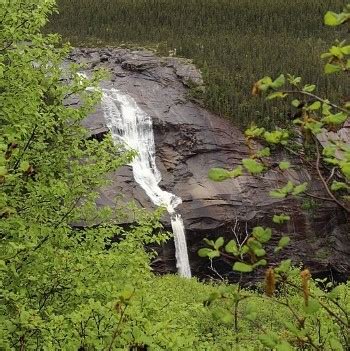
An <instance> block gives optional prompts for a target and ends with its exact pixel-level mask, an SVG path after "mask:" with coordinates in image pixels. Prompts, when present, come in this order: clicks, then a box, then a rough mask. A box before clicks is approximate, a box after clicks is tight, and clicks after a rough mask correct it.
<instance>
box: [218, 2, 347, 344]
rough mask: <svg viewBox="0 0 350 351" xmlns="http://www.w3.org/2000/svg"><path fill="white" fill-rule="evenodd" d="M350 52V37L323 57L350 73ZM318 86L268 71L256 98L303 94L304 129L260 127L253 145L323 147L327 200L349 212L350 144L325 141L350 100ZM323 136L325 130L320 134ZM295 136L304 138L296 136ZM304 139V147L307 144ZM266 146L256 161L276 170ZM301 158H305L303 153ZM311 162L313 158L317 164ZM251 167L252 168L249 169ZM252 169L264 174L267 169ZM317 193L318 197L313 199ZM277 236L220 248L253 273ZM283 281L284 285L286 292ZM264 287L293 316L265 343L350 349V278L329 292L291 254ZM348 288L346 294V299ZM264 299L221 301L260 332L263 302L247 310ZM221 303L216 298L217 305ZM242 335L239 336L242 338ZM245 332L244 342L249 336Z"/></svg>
mask: <svg viewBox="0 0 350 351" xmlns="http://www.w3.org/2000/svg"><path fill="white" fill-rule="evenodd" d="M349 10H350V5H348V6H347V7H346V8H345V9H344V11H343V12H342V13H341V14H336V13H334V12H328V13H327V14H326V16H325V23H326V24H328V25H332V26H334V25H339V24H342V23H345V22H347V21H349V19H350V16H349ZM349 53H350V49H349V46H348V45H346V44H345V41H344V42H342V43H338V44H337V45H335V46H332V47H331V48H330V50H329V52H328V53H326V54H324V55H322V57H323V58H328V59H329V60H330V61H329V62H328V63H326V66H325V73H335V72H339V71H346V70H347V69H348V67H349V68H350V64H349V66H347V65H348V62H347V61H346V63H344V60H347V58H346V55H348V54H349ZM349 62H350V61H349ZM315 90H316V85H314V84H305V85H302V84H301V78H300V77H295V76H292V75H287V79H285V76H283V75H280V76H279V77H278V78H276V79H275V80H274V79H272V78H271V77H269V76H265V77H264V78H262V79H261V80H259V81H258V82H256V83H255V84H254V86H253V95H260V94H266V95H267V100H273V99H276V98H279V99H287V98H289V97H292V98H293V97H295V96H297V97H298V98H297V99H295V98H294V99H293V100H292V101H291V105H292V106H293V107H294V108H296V109H297V110H298V113H297V114H298V117H296V118H295V119H294V120H293V123H294V125H295V126H296V128H298V129H294V131H293V133H291V134H290V133H289V132H288V131H284V130H278V129H276V130H275V131H272V132H269V131H267V130H266V129H265V128H259V127H257V126H256V125H252V126H251V127H250V128H249V129H248V130H247V131H246V132H245V136H246V142H247V145H248V147H249V150H250V151H251V153H253V152H254V151H255V150H254V148H256V145H255V144H254V143H253V142H252V141H253V140H254V139H257V140H258V141H260V142H263V143H267V144H268V145H269V144H270V145H272V146H273V147H274V148H275V147H277V146H279V147H280V148H281V149H284V150H285V151H292V152H293V154H298V153H297V152H300V151H305V150H307V147H310V145H311V148H310V149H311V150H313V151H315V152H314V153H313V154H311V152H309V162H308V163H307V166H308V167H310V165H311V164H315V174H318V177H319V178H320V180H321V183H322V184H323V185H324V188H325V192H326V194H328V196H329V197H328V198H327V200H329V201H333V202H334V203H336V204H337V205H338V206H339V207H340V208H342V209H343V210H344V211H345V212H347V213H349V212H350V208H349V195H348V194H349V188H350V185H349V180H350V163H349V161H350V148H349V146H348V145H345V144H344V142H343V141H341V140H333V141H332V140H327V138H326V141H325V135H326V136H327V133H328V132H333V133H334V131H336V130H337V129H336V128H339V127H341V126H342V125H343V124H344V123H345V122H346V121H348V120H349V114H350V110H349V107H350V103H349V102H345V103H344V104H343V106H340V105H337V104H335V103H331V102H330V101H329V100H328V99H325V98H322V97H320V96H318V95H316V94H314V92H315ZM299 116H300V118H299ZM321 133H322V134H323V135H322V136H321V138H320V139H319V135H320V134H321ZM295 137H296V139H297V140H296V141H294V138H295ZM300 137H301V138H302V145H300ZM322 137H323V139H322ZM293 143H295V148H294V149H292V148H291V147H292V146H293ZM320 149H321V150H322V151H320ZM262 150H264V149H262ZM262 150H261V149H260V150H257V151H255V152H254V154H253V155H251V159H249V161H250V165H249V166H251V167H253V166H256V164H260V163H258V162H257V161H255V160H254V158H259V162H263V163H264V165H267V167H268V165H269V163H268V160H266V159H263V157H264V156H262V155H263V152H261V151H262ZM295 150H297V152H295ZM309 151H310V150H309ZM268 156H269V155H268ZM268 156H265V157H268ZM300 156H301V159H303V157H304V155H303V154H302V153H301V154H300ZM310 160H312V161H313V162H312V163H311V162H310ZM251 161H254V163H253V162H251ZM245 163H247V159H244V160H242V164H243V165H244V166H245ZM325 163H328V164H330V165H332V167H333V168H332V170H329V168H326V167H322V166H323V165H324V164H325ZM290 166H291V164H290V162H289V161H282V162H280V163H279V169H280V170H282V171H283V170H286V169H288V168H290ZM245 168H246V169H247V170H248V171H249V168H248V167H246V166H245ZM250 173H252V174H254V173H256V174H259V173H260V172H250ZM335 174H336V175H335ZM331 180H332V182H331V183H330V181H331ZM329 184H330V185H329ZM307 189H308V183H307V182H305V183H301V184H294V183H293V182H292V181H290V180H289V181H288V182H287V184H285V185H284V186H283V187H281V188H278V189H275V190H272V191H270V196H272V197H274V198H277V199H281V200H282V199H284V198H286V197H288V196H309V194H307V193H306V190H307ZM313 197H314V196H313V194H311V198H313ZM316 197H317V196H316ZM289 220H290V217H289V216H288V215H285V214H280V215H274V217H273V222H274V223H276V224H282V223H284V222H286V221H289ZM272 233H273V232H272V229H270V228H263V227H255V228H253V230H252V232H251V234H249V235H248V234H247V236H246V238H245V239H244V240H243V242H237V241H236V240H238V236H237V234H236V233H235V237H236V240H230V241H229V242H228V243H227V244H226V246H225V252H220V250H218V252H219V253H220V254H221V255H222V256H223V258H224V259H225V260H229V259H231V260H232V261H233V262H234V264H233V271H235V272H239V273H240V274H243V273H251V272H253V271H254V270H255V269H256V268H258V267H260V266H266V265H267V264H268V260H267V255H266V250H265V249H264V247H263V244H266V243H268V242H269V241H270V240H271V238H272ZM289 242H290V238H289V237H288V236H284V235H282V237H280V239H279V241H278V244H277V246H276V247H275V248H274V253H275V254H276V253H278V252H280V251H281V250H282V249H283V248H285V247H286V246H287V245H288V244H289ZM263 257H264V258H263ZM277 284H279V285H278V292H277ZM331 287H333V284H332V282H327V284H326V289H330V288H331ZM264 288H265V292H266V295H267V296H268V297H269V300H268V306H269V307H270V308H271V307H272V308H271V309H274V306H276V307H277V306H278V307H277V310H278V309H279V308H281V309H283V310H284V311H285V314H284V316H283V318H282V320H281V329H280V330H275V329H274V328H273V327H271V325H270V324H269V326H268V327H266V325H264V324H261V325H260V328H261V330H263V331H264V332H263V333H261V334H260V335H259V336H258V340H259V341H260V343H261V345H263V347H265V348H268V349H271V350H272V349H273V350H296V349H297V350H348V349H349V348H350V337H349V330H350V323H349V321H350V309H349V307H348V306H349V303H348V302H347V299H348V298H349V296H350V295H349V291H350V289H349V283H348V284H347V286H341V285H339V286H338V287H335V288H334V289H332V290H331V292H330V293H327V292H326V291H322V290H321V289H319V288H317V287H316V286H315V284H314V282H313V281H312V279H311V273H310V272H309V270H308V269H305V270H303V271H301V272H300V271H297V270H295V269H293V268H292V261H291V260H290V259H287V260H283V261H282V262H280V264H279V265H278V266H277V267H276V266H272V265H271V266H270V267H269V268H268V269H267V270H266V271H265V284H264ZM340 291H342V292H343V293H345V294H344V295H343V300H341V301H340V295H339V292H340ZM258 296H259V297H260V298H261V296H260V295H258V294H256V293H255V294H254V293H250V292H247V291H242V289H241V288H240V287H238V288H237V289H235V291H234V292H232V293H231V296H229V297H228V296H226V295H221V296H220V295H218V296H216V297H215V299H217V300H219V301H220V300H222V299H226V300H227V299H228V300H229V303H228V307H227V311H226V312H225V311H223V310H222V307H220V313H221V314H222V315H223V316H228V315H229V312H230V311H232V312H231V313H232V315H233V316H234V319H233V321H232V323H233V327H234V329H235V331H236V333H239V325H240V324H243V323H247V321H249V322H252V321H253V322H254V323H256V324H255V330H259V326H258V325H257V324H258V323H259V322H260V323H261V320H260V319H259V312H260V306H259V308H257V307H256V306H254V304H253V303H250V305H249V308H247V313H246V314H245V315H244V316H243V317H242V315H241V313H242V309H243V308H244V307H243V306H244V303H245V301H246V300H253V301H254V299H255V298H257V297H258ZM297 299H299V301H297ZM265 302H266V301H265ZM213 305H214V304H213V303H211V306H213ZM214 313H216V312H214ZM239 317H241V318H239ZM225 319H226V322H229V318H228V317H226V318H225ZM273 320H274V322H275V321H276V315H274V316H273ZM257 321H259V322H257ZM274 322H273V323H274ZM281 331H282V333H281ZM239 337H240V336H237V339H238V338H239ZM241 337H242V339H243V336H241ZM240 340H241V339H240ZM255 349H259V348H255Z"/></svg>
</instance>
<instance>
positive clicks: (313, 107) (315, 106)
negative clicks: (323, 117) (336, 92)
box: [308, 101, 321, 111]
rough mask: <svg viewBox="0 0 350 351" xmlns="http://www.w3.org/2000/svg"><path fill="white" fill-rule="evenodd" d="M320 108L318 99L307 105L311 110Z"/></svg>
mask: <svg viewBox="0 0 350 351" xmlns="http://www.w3.org/2000/svg"><path fill="white" fill-rule="evenodd" d="M320 108H321V103H320V102H319V101H315V102H314V103H312V104H311V105H310V106H308V109H309V110H311V111H315V110H318V109H320Z"/></svg>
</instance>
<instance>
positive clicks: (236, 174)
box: [230, 166, 243, 178]
mask: <svg viewBox="0 0 350 351" xmlns="http://www.w3.org/2000/svg"><path fill="white" fill-rule="evenodd" d="M242 174H243V167H242V166H237V167H236V168H235V169H233V170H232V171H230V176H231V178H236V177H239V176H241V175H242Z"/></svg>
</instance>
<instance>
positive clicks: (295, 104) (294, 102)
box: [292, 99, 301, 107]
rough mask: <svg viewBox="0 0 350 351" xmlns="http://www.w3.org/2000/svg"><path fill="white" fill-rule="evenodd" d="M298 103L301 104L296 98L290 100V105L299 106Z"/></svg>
mask: <svg viewBox="0 0 350 351" xmlns="http://www.w3.org/2000/svg"><path fill="white" fill-rule="evenodd" d="M300 104H301V102H300V100H298V99H295V100H293V101H292V106H294V107H299V106H300Z"/></svg>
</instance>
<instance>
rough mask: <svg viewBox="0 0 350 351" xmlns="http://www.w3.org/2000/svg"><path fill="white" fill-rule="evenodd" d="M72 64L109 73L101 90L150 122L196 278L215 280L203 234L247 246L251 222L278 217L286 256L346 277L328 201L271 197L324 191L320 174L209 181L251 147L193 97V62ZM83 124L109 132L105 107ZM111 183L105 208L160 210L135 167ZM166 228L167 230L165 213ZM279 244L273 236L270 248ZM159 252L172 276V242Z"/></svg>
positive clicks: (343, 238)
mask: <svg viewBox="0 0 350 351" xmlns="http://www.w3.org/2000/svg"><path fill="white" fill-rule="evenodd" d="M71 60H74V61H78V62H85V63H86V64H87V67H88V68H87V71H89V70H92V69H94V68H96V67H106V68H107V69H109V70H110V72H111V80H110V81H108V82H104V83H103V85H104V86H105V87H115V88H117V89H119V90H121V91H123V92H125V93H127V94H129V95H131V96H132V97H133V98H134V99H135V100H136V102H137V103H138V105H139V106H140V107H141V108H142V109H143V110H144V111H145V112H147V113H148V114H149V115H150V116H151V117H152V120H153V126H154V134H155V142H156V148H157V165H158V168H159V169H160V171H161V173H162V175H163V180H162V182H161V187H162V188H163V189H165V190H167V191H170V192H172V193H174V194H176V195H178V196H180V197H181V198H182V200H183V203H182V204H181V205H180V206H179V208H178V209H179V211H180V212H181V214H182V216H183V218H184V223H185V226H186V230H187V239H188V245H189V253H190V260H191V265H192V270H193V272H194V274H197V275H200V276H202V277H203V276H207V275H212V276H215V273H213V271H212V270H211V269H210V268H208V266H209V264H208V261H206V260H204V259H200V258H199V257H198V256H197V250H198V249H199V248H200V247H202V246H203V242H202V239H203V238H204V237H213V238H215V237H218V236H220V235H224V236H225V237H226V238H227V239H230V238H235V237H238V238H240V240H243V239H244V237H245V235H246V232H247V231H249V229H250V228H252V227H253V226H255V225H266V226H272V223H271V218H272V215H273V214H275V213H281V212H285V213H288V214H289V215H290V216H291V221H290V223H288V225H286V226H285V227H284V228H282V229H283V232H284V233H287V234H289V235H290V237H291V238H292V243H291V245H290V246H289V247H288V248H287V249H286V250H285V251H284V252H283V254H282V255H284V256H288V257H292V258H293V260H294V262H295V263H296V264H299V263H300V262H304V264H305V265H307V266H308V267H310V268H311V269H312V270H313V271H314V272H315V273H319V274H323V273H327V272H331V271H332V272H333V273H334V274H338V273H339V274H345V275H346V274H349V272H350V243H349V234H348V229H349V226H348V225H347V218H345V216H344V214H343V213H342V212H341V211H340V210H339V209H338V208H337V207H336V206H335V205H334V204H333V203H332V202H322V205H320V203H318V202H317V200H316V201H315V202H314V201H304V200H295V199H294V200H293V199H292V200H290V199H287V200H278V199H272V198H271V197H270V196H269V195H268V192H269V190H271V189H273V188H276V187H278V186H279V185H282V184H284V183H285V182H286V180H288V179H290V180H292V181H293V182H295V183H299V182H304V181H311V184H312V186H311V189H309V192H312V193H313V194H322V186H321V184H320V182H319V181H318V180H317V176H316V175H315V174H310V173H309V172H308V171H307V170H305V169H301V168H299V167H295V168H294V169H291V170H290V171H288V172H285V173H282V172H281V171H278V170H277V169H275V170H271V171H269V172H267V173H265V174H264V175H262V176H261V177H252V176H249V175H244V176H241V177H238V178H236V179H233V180H228V181H225V182H222V183H216V182H212V181H210V180H209V179H208V177H207V174H208V170H209V169H210V168H211V167H225V168H233V167H235V166H237V165H238V164H239V163H240V160H241V159H242V158H244V157H247V156H248V149H247V147H246V145H245V142H244V138H243V135H242V133H241V131H240V130H239V129H238V128H236V127H234V126H233V125H232V124H231V122H229V121H228V120H226V119H223V118H220V117H218V116H216V115H215V114H213V113H211V112H209V111H207V110H206V109H204V108H203V107H201V106H200V105H199V104H197V103H195V102H193V101H191V99H190V98H189V96H190V92H191V89H193V88H195V87H198V86H199V87H201V86H202V84H203V81H202V78H201V75H200V72H199V71H198V70H197V69H196V67H195V66H194V65H193V64H192V63H191V62H190V61H188V60H184V59H177V58H160V57H157V56H155V55H154V54H153V53H152V52H149V51H145V50H142V51H132V50H127V49H79V50H76V51H74V52H73V53H72V55H71ZM197 89H198V88H197ZM84 123H85V125H86V126H87V127H88V128H89V129H90V130H91V133H92V134H94V135H97V136H98V135H101V134H103V133H105V132H107V127H106V124H105V121H104V117H103V113H102V111H101V108H100V107H98V108H97V109H96V111H95V113H94V114H92V115H91V116H89V117H88V118H87V119H86V120H85V122H84ZM279 157H281V156H279ZM294 161H295V160H294ZM110 177H111V179H112V181H113V182H112V185H111V186H110V187H108V188H106V189H103V190H102V191H101V197H100V200H99V203H100V204H101V205H104V204H109V205H113V204H114V203H115V199H116V197H118V198H119V201H128V200H131V199H135V200H136V202H137V203H138V204H139V205H140V206H142V207H145V208H150V209H152V208H154V207H153V205H152V204H151V202H150V200H149V199H148V198H147V196H146V194H145V193H144V192H143V190H142V189H140V187H139V186H138V185H137V184H136V183H135V182H134V181H133V177H132V171H131V168H130V167H128V166H125V167H123V168H122V169H120V170H119V171H118V172H116V173H115V174H111V175H110ZM120 196H122V200H120ZM164 225H165V226H166V227H169V218H167V217H166V216H165V217H164ZM278 240H279V236H278V235H276V238H274V239H273V241H274V242H277V241H278ZM161 251H162V252H161V255H160V257H159V258H158V259H157V262H155V267H156V268H157V269H158V270H159V271H169V270H173V269H174V267H175V265H174V252H173V248H172V246H171V244H169V245H168V246H166V247H164V248H162V250H161ZM280 258H281V256H280V257H276V259H280ZM214 267H216V268H215V269H217V270H218V271H220V272H221V273H222V274H224V275H225V274H226V276H228V277H229V278H230V276H231V275H232V273H231V269H230V265H229V263H228V262H224V261H222V262H220V261H219V262H217V263H216V264H215V266H214ZM233 278H234V277H233Z"/></svg>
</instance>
